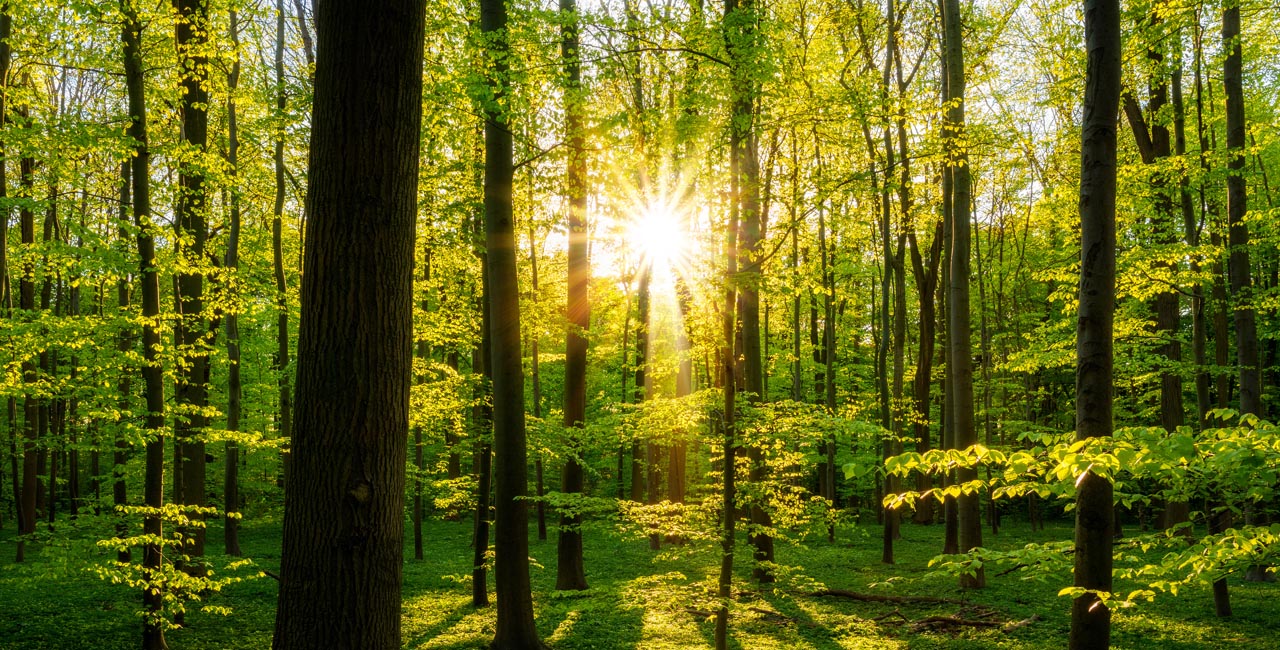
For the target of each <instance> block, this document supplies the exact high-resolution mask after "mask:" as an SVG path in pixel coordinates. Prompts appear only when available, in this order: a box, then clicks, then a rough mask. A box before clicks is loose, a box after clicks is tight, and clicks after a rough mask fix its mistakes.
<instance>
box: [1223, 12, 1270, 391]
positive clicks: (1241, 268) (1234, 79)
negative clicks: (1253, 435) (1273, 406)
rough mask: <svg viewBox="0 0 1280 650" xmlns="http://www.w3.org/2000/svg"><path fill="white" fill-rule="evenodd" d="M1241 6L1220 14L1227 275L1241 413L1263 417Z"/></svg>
mask: <svg viewBox="0 0 1280 650" xmlns="http://www.w3.org/2000/svg"><path fill="white" fill-rule="evenodd" d="M1240 41H1241V35H1240V2H1239V0H1228V2H1227V3H1226V6H1225V7H1224V8H1223V10H1222V42H1223V49H1225V50H1226V51H1227V57H1226V59H1225V60H1224V61H1223V63H1222V87H1223V94H1224V95H1225V96H1226V100H1227V101H1226V105H1227V154H1228V156H1227V224H1228V228H1229V230H1228V235H1227V244H1228V246H1229V247H1230V251H1231V254H1230V257H1229V260H1228V262H1227V274H1228V277H1229V281H1230V283H1231V294H1232V295H1231V297H1232V300H1233V301H1234V302H1235V305H1234V310H1233V311H1234V313H1235V326H1236V327H1235V330H1236V364H1237V368H1238V370H1239V380H1240V412H1241V413H1251V414H1253V415H1262V377H1261V373H1260V369H1259V366H1258V330H1257V325H1256V323H1255V316H1254V306H1253V302H1252V299H1253V280H1252V279H1251V277H1250V270H1249V227H1248V225H1247V224H1246V223H1245V220H1244V218H1245V212H1247V210H1248V206H1247V205H1246V200H1247V193H1246V191H1245V189H1246V188H1245V182H1244V165H1245V150H1244V147H1245V118H1244V88H1243V84H1242V81H1241V77H1242V72H1241V68H1242V65H1243V64H1242V58H1243V57H1242V56H1241V53H1240V49H1241V45H1240Z"/></svg>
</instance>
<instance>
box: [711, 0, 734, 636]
mask: <svg viewBox="0 0 1280 650" xmlns="http://www.w3.org/2000/svg"><path fill="white" fill-rule="evenodd" d="M728 1H729V2H733V0H728ZM730 167H731V169H730V184H731V186H732V187H733V189H734V190H736V189H737V178H738V175H737V171H738V170H737V169H733V165H732V163H731V164H730ZM734 194H736V192H734ZM737 233H738V210H737V207H736V202H730V206H729V224H728V227H727V228H726V233H725V263H726V268H725V283H724V287H725V289H724V303H723V305H722V306H721V309H722V311H721V317H720V318H721V332H720V335H721V337H722V338H721V341H720V373H721V379H722V389H723V391H724V402H723V403H722V404H721V408H722V409H723V413H722V414H721V417H722V418H723V420H722V421H721V435H722V436H723V445H722V449H721V451H722V453H723V458H724V460H723V461H722V465H721V467H722V470H723V480H724V485H723V490H722V494H721V496H722V501H721V503H720V517H721V520H720V521H721V533H722V536H721V538H720V577H719V579H718V580H717V582H716V597H717V598H719V599H720V604H719V607H717V608H716V627H715V648H716V650H728V648H729V598H730V594H731V590H730V587H731V585H732V583H733V556H734V542H735V534H736V531H735V529H736V527H737V526H736V523H737V516H738V515H737V493H736V491H737V484H736V481H735V478H736V477H735V474H736V473H737V472H736V471H735V468H736V466H737V458H736V456H737V441H736V440H735V438H736V436H735V434H734V430H735V427H736V426H737V424H736V417H735V412H736V409H737V404H736V398H737V395H736V393H737V386H736V377H735V376H736V373H735V372H734V366H735V365H736V363H735V359H734V355H733V350H734V339H735V338H736V337H735V334H734V332H735V329H736V328H735V323H734V314H735V312H736V310H735V309H734V307H735V305H736V304H737V302H738V297H737V289H736V287H735V285H734V278H736V277H737V275H738V250H737V248H738V245H737Z"/></svg>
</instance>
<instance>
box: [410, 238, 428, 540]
mask: <svg viewBox="0 0 1280 650" xmlns="http://www.w3.org/2000/svg"><path fill="white" fill-rule="evenodd" d="M422 257H423V264H422V282H423V284H424V285H426V286H428V287H429V286H431V248H430V247H428V248H427V249H426V250H425V251H423V254H422ZM419 304H420V306H421V308H422V311H423V313H426V312H427V311H428V308H429V307H430V305H429V304H428V300H427V298H426V295H424V296H423V298H422V302H421V303H419ZM413 352H414V356H415V357H417V358H418V359H419V360H420V361H422V363H423V367H424V368H425V367H426V364H427V363H428V362H429V361H430V360H431V349H430V347H429V346H428V345H427V342H426V340H424V339H420V340H418V341H417V344H416V345H415V346H414V350H413ZM416 381H417V383H418V384H419V385H422V384H425V383H427V373H426V372H425V371H424V372H423V373H421V374H420V375H418V377H417V378H416ZM413 467H414V470H416V471H415V473H414V477H413V559H415V560H421V559H422V552H423V548H422V481H423V477H424V476H426V471H427V468H426V465H425V464H424V462H423V457H422V425H418V426H416V427H414V428H413Z"/></svg>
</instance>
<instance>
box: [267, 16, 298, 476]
mask: <svg viewBox="0 0 1280 650" xmlns="http://www.w3.org/2000/svg"><path fill="white" fill-rule="evenodd" d="M275 73H276V79H275V81H276V88H275V90H276V119H277V120H281V121H283V120H284V110H285V86H284V0H276V52H275ZM276 129H277V130H276V133H275V138H274V142H275V151H274V154H273V157H272V162H273V165H274V168H275V180H276V187H275V189H276V193H275V204H274V207H273V208H272V211H271V261H272V268H273V270H274V272H275V280H276V296H275V298H276V350H275V359H274V365H275V371H276V372H277V373H278V377H277V379H276V381H277V384H278V385H277V387H278V389H279V395H278V397H277V407H278V408H279V410H280V414H279V415H280V421H279V428H278V429H277V432H278V433H279V435H280V439H281V441H282V443H281V447H280V463H281V475H282V477H283V482H286V483H287V482H288V480H289V470H290V465H291V463H290V461H291V460H292V456H291V454H290V452H291V449H292V447H293V443H292V440H293V388H292V381H290V379H291V375H290V369H289V291H288V286H287V285H286V284H285V272H284V191H285V189H284V172H285V170H284V127H283V125H281V124H277V126H276Z"/></svg>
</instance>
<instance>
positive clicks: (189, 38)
mask: <svg viewBox="0 0 1280 650" xmlns="http://www.w3.org/2000/svg"><path fill="white" fill-rule="evenodd" d="M175 4H176V5H177V9H178V19H177V22H176V23H175V26H174V31H175V39H176V42H177V50H178V69H179V71H180V75H179V76H180V80H181V86H182V99H181V102H180V112H181V117H182V140H183V144H184V146H185V149H186V150H187V151H186V155H188V156H192V158H193V159H194V160H195V161H196V163H195V164H192V163H191V162H183V163H181V164H179V167H178V186H179V190H178V201H177V204H178V210H177V215H176V216H177V231H178V234H179V237H178V238H177V239H176V240H175V241H178V242H182V244H180V245H177V246H176V247H177V250H178V254H179V259H181V260H182V261H183V264H184V267H185V270H183V271H180V272H179V274H178V277H177V288H178V295H177V296H175V299H176V301H177V303H178V319H177V321H176V325H175V331H174V338H175V339H176V342H177V346H178V353H179V354H180V355H181V356H182V361H181V362H180V363H179V364H178V365H179V372H178V376H177V378H176V380H175V381H174V403H175V405H176V407H177V408H176V409H175V410H176V413H175V416H176V417H175V420H176V426H175V428H174V446H175V452H176V454H177V455H176V456H175V458H181V460H182V470H181V482H182V484H181V486H178V485H175V486H174V502H175V503H178V504H185V505H190V506H196V507H203V506H204V505H205V501H206V499H205V492H206V490H205V445H204V440H203V439H202V437H201V436H203V435H204V430H205V429H207V428H208V425H209V418H208V416H206V415H204V413H203V412H204V410H205V409H206V408H207V407H208V405H209V386H208V384H209V355H208V353H207V352H206V351H205V349H204V348H205V346H206V345H207V341H206V340H205V339H206V338H207V333H208V332H207V331H208V329H209V324H208V322H207V321H206V319H205V316H204V274H203V272H202V271H201V270H200V269H201V268H202V267H204V266H205V265H206V264H207V263H206V261H205V241H206V240H207V239H208V236H209V228H208V225H207V220H208V214H207V212H208V204H207V200H206V194H207V190H206V189H205V178H204V172H203V171H202V169H203V165H201V164H200V161H201V156H203V154H204V150H205V144H206V142H207V140H208V135H209V115H208V105H209V91H208V87H209V79H208V77H209V62H208V56H207V54H206V51H207V50H208V42H209V27H210V25H209V10H208V4H207V3H206V2H203V1H202V0H176V1H175ZM188 242H189V245H185V244H187V243H188ZM175 473H177V470H176V469H175ZM187 516H188V518H190V519H191V520H193V521H194V522H197V523H195V524H194V525H192V526H191V527H189V528H186V529H185V530H184V531H183V535H184V537H188V538H189V539H190V541H189V542H188V543H187V546H186V547H185V548H186V552H185V554H186V555H188V556H190V557H192V558H200V557H202V556H203V555H204V542H205V528H204V526H203V525H202V524H201V522H203V520H204V515H202V514H199V513H196V512H190V513H188V514H187ZM185 568H186V570H187V571H189V572H191V573H193V574H203V573H204V568H203V565H202V563H201V562H200V560H199V559H195V561H194V563H193V564H188V565H187V566H186V567H185Z"/></svg>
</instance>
